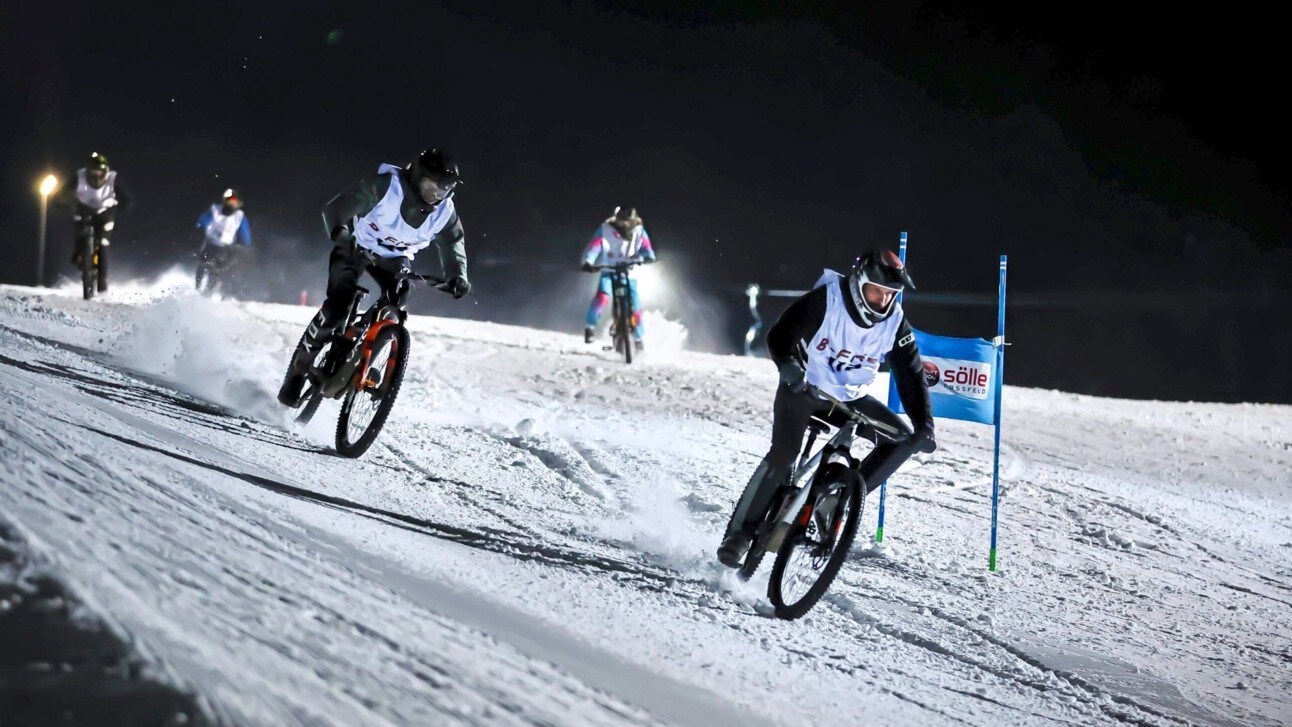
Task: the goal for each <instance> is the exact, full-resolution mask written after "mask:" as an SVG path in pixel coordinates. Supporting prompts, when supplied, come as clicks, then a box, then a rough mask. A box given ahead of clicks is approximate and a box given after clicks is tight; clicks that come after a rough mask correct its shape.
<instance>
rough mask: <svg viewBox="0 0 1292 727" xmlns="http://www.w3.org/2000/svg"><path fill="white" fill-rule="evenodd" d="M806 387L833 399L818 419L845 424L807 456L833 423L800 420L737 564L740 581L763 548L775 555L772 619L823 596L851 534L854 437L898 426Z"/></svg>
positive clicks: (855, 499)
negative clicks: (798, 435) (804, 426)
mask: <svg viewBox="0 0 1292 727" xmlns="http://www.w3.org/2000/svg"><path fill="white" fill-rule="evenodd" d="M808 390H809V391H811V392H812V393H814V394H816V395H817V396H819V397H821V398H822V399H825V400H826V401H829V402H831V403H833V404H834V408H833V409H832V410H831V412H829V413H827V414H826V415H824V416H826V417H829V416H831V415H833V414H834V412H836V411H837V412H839V413H840V414H841V415H842V416H843V417H844V419H846V420H847V421H848V422H849V424H848V425H845V426H841V427H837V428H836V430H835V432H834V435H833V436H831V437H830V439H829V440H827V441H826V443H825V444H824V445H823V446H822V447H821V449H820V450H819V451H817V452H816V453H815V454H813V453H812V447H813V445H814V444H815V443H816V440H817V439H818V438H819V437H820V436H821V435H823V434H825V433H827V432H828V431H830V429H831V428H834V425H832V424H831V423H830V422H829V421H827V420H826V419H825V418H822V417H819V416H815V415H814V416H813V417H812V418H811V419H810V420H809V423H808V438H807V443H806V444H805V445H804V447H803V452H802V454H801V455H800V456H799V459H798V462H797V463H796V465H795V467H794V469H793V471H792V472H791V473H790V476H789V479H788V483H787V484H786V485H784V486H782V487H781V488H780V489H779V490H778V491H777V492H776V494H775V495H773V497H772V501H771V503H770V504H769V505H768V507H767V515H766V516H765V519H764V520H763V522H762V523H761V524H760V525H759V526H758V528H757V529H756V531H755V535H754V541H753V543H752V544H751V545H750V546H749V552H748V553H746V554H745V560H744V562H743V563H742V565H741V567H740V569H739V570H738V575H739V577H740V578H741V579H742V580H748V579H749V578H750V577H751V576H753V574H754V572H755V571H757V570H758V566H759V565H760V564H761V563H762V561H763V556H764V555H766V554H767V553H775V554H776V560H775V562H774V563H773V565H772V572H771V577H770V578H769V579H768V583H767V598H768V600H770V601H771V603H772V606H773V607H774V608H775V613H776V617H777V618H783V619H796V618H798V617H800V616H802V615H803V614H805V613H807V612H808V611H809V610H811V608H812V607H813V606H814V605H816V602H817V601H818V600H820V599H821V596H823V595H825V592H826V590H828V589H829V588H830V584H831V583H833V582H834V578H835V576H836V575H837V574H838V573H839V568H840V567H842V566H843V561H844V560H845V559H847V557H848V550H849V549H850V548H851V547H852V542H853V540H854V538H855V537H856V535H857V523H858V522H859V521H860V519H861V513H862V510H863V508H864V506H865V495H866V483H865V482H863V481H862V477H861V474H860V471H859V470H860V462H858V461H857V459H856V458H855V457H853V456H852V452H851V447H852V443H853V441H855V440H856V439H857V438H863V439H868V440H870V441H872V442H876V443H878V442H880V441H890V442H896V441H898V440H900V439H902V438H903V437H905V436H906V434H905V432H902V431H899V430H898V429H896V428H894V427H892V426H890V425H888V424H886V423H884V422H879V421H876V420H874V419H871V418H870V417H867V416H865V415H864V414H862V413H860V412H858V411H857V410H855V409H853V408H852V407H850V406H848V405H847V404H845V403H843V402H841V401H839V400H838V399H835V398H834V397H832V396H830V395H829V394H826V393H824V392H822V391H821V390H820V389H817V388H815V387H812V386H809V387H808Z"/></svg>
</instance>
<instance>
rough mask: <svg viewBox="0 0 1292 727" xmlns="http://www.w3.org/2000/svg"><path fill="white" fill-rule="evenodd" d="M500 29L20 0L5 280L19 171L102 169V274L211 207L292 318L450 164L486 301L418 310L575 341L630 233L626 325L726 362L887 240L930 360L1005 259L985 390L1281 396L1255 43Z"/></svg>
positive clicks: (1150, 28) (32, 242) (479, 10)
mask: <svg viewBox="0 0 1292 727" xmlns="http://www.w3.org/2000/svg"><path fill="white" fill-rule="evenodd" d="M512 5H513V4H500V3H487V2H474V3H468V2H461V3H457V2H449V3H438V4H436V3H429V2H403V3H383V4H376V3H330V2H311V3H257V4H240V3H225V4H205V3H204V4H186V3H171V4H153V3H150V4H149V5H148V9H146V10H145V9H144V6H143V5H135V4H134V3H130V2H115V3H102V2H95V3H89V2H80V1H77V0H72V1H71V2H64V3H49V2H39V3H38V2H29V1H28V0H9V2H6V3H5V4H4V8H3V10H0V53H2V54H3V59H4V62H3V64H0V79H2V81H3V91H4V93H3V96H2V98H3V99H4V100H3V110H2V111H0V121H2V124H0V132H3V133H2V134H0V144H3V146H4V148H3V152H4V158H5V160H6V162H5V166H4V174H3V178H2V179H0V185H2V188H0V220H2V221H3V222H4V224H5V229H6V231H7V233H8V234H6V235H5V237H4V239H3V241H0V251H3V253H4V256H3V259H4V263H3V265H0V282H6V283H20V284H31V283H32V282H33V280H34V277H35V268H36V260H35V247H36V241H37V227H38V226H37V216H38V209H39V198H38V195H37V194H36V192H35V184H36V182H37V180H38V179H39V177H41V176H42V175H43V174H44V173H45V172H47V171H54V172H56V173H57V174H59V176H61V177H63V178H67V177H68V176H69V175H70V174H71V173H72V172H73V171H74V170H75V169H76V168H77V167H78V166H80V165H81V164H82V163H83V161H84V159H85V158H86V157H88V155H89V153H90V152H91V151H99V152H102V153H104V154H106V155H107V156H108V158H109V160H110V161H111V162H112V165H113V167H114V168H115V169H117V170H118V172H119V174H120V177H121V179H122V180H123V182H125V184H127V185H128V186H129V187H130V189H131V190H132V191H133V192H134V193H135V195H136V197H137V198H138V201H137V204H136V205H135V207H134V209H132V210H129V211H126V212H123V213H122V214H121V215H120V216H119V218H118V223H117V233H116V235H114V238H113V242H114V250H113V254H114V264H113V277H114V279H115V280H122V279H124V278H125V277H127V276H131V275H155V274H157V273H159V272H161V271H163V270H164V269H166V268H168V267H171V266H173V265H176V264H183V265H188V266H190V268H191V265H192V264H193V257H192V252H193V251H194V250H195V249H196V246H197V238H196V237H195V236H194V233H193V229H192V228H193V223H194V221H195V220H196V218H197V216H198V215H199V214H200V213H201V212H202V210H203V209H204V208H205V207H206V206H207V205H209V204H210V203H211V202H212V201H213V200H214V199H216V198H217V197H218V196H219V194H220V192H221V191H222V190H223V189H224V188H226V187H228V186H233V187H235V188H236V189H237V190H238V191H239V192H240V193H241V194H242V196H243V197H244V199H245V201H246V211H247V214H248V216H249V218H250V220H251V224H252V229H253V233H254V236H255V238H256V250H255V258H254V267H253V269H252V272H251V274H250V275H249V276H248V279H247V281H246V290H245V294H246V296H247V297H252V298H257V299H261V300H273V301H281V302H294V301H296V300H298V299H299V296H300V294H301V292H302V291H305V292H306V293H307V295H309V296H310V297H311V300H312V301H317V298H318V296H319V294H320V293H321V291H322V289H323V285H324V282H325V279H326V262H325V261H326V256H327V253H328V251H329V248H330V243H329V242H328V241H327V240H326V239H325V237H324V234H323V231H322V225H321V223H320V221H319V210H320V208H321V207H322V205H323V203H324V202H326V201H327V200H328V199H329V198H330V197H332V196H333V195H334V194H336V193H337V192H338V191H340V190H342V189H343V188H345V187H347V186H349V185H350V184H352V183H353V182H354V181H356V180H357V179H359V178H360V177H362V176H364V175H367V174H371V173H372V172H374V171H375V169H376V166H377V164H379V163H381V162H392V163H397V164H403V163H405V162H406V161H407V160H408V159H409V158H410V157H411V156H413V155H414V154H416V152H418V151H419V150H421V149H423V148H425V147H429V146H441V147H443V148H445V149H447V150H448V151H450V152H451V153H452V154H454V155H456V156H457V157H458V159H459V160H460V163H461V166H462V170H463V176H464V179H465V183H464V185H463V187H462V188H461V190H460V191H459V193H458V196H457V199H456V202H457V204H458V209H459V211H460V214H461V216H462V219H463V223H464V226H465V228H466V231H467V245H468V254H469V257H470V261H471V277H472V281H473V283H474V284H475V286H476V287H475V290H474V291H473V294H472V296H471V297H469V298H467V299H465V300H463V301H458V302H454V301H452V300H450V299H449V298H447V297H446V296H443V295H437V296H432V295H425V296H422V297H421V298H420V299H419V300H418V301H417V302H416V305H415V306H414V309H415V310H418V311H419V312H427V313H435V314H443V315H454V316H463V317H471V318H477V319H485V320H494V321H499V322H507V323H522V324H527V325H537V326H541V327H546V328H551V329H555V330H563V331H567V332H570V333H576V332H578V331H579V330H580V329H581V328H582V321H581V319H582V310H583V308H584V306H585V305H586V302H587V300H588V299H589V298H590V297H591V294H592V288H593V285H594V281H593V279H592V277H591V276H581V275H579V274H578V273H577V259H578V255H579V253H580V252H581V249H582V247H583V245H584V244H585V243H586V241H587V239H588V238H589V236H590V235H591V234H592V232H593V231H594V229H595V227H596V225H597V224H598V223H599V222H600V221H601V219H603V218H604V217H605V216H606V215H608V214H609V213H610V212H611V210H613V208H614V207H615V205H619V204H630V205H634V206H636V207H637V208H638V209H639V210H640V212H641V214H642V216H643V217H644V218H645V222H646V226H647V229H648V230H649V231H650V233H651V236H652V239H653V240H654V241H655V244H656V249H657V252H658V253H659V256H660V258H661V261H662V262H661V264H660V268H661V269H662V270H663V271H665V272H666V273H667V275H668V278H669V282H670V284H671V288H670V290H669V291H661V292H660V294H659V295H658V297H657V298H656V300H654V301H651V300H648V301H647V305H648V307H657V308H662V309H664V310H665V311H666V312H667V313H668V314H669V315H670V317H676V318H679V319H681V321H682V322H683V323H684V324H685V325H687V327H688V328H689V329H690V335H691V338H692V341H693V344H694V346H695V347H697V348H700V349H703V350H712V351H720V352H736V351H738V350H739V349H740V342H741V336H742V334H743V332H744V329H745V327H746V326H748V324H749V322H750V319H749V316H748V311H747V308H746V306H745V299H744V296H743V291H744V288H745V285H746V284H747V283H750V282H758V283H760V284H762V285H763V286H765V287H771V288H792V289H793V288H806V287H807V286H809V285H810V284H811V282H812V281H813V280H815V279H816V277H817V276H818V275H819V273H820V270H821V269H822V268H823V267H835V268H845V267H846V266H847V265H848V263H849V262H850V261H851V260H852V258H853V257H854V256H855V255H856V254H858V252H860V251H862V250H864V249H866V248H868V247H871V246H874V245H890V246H895V245H896V241H897V238H898V233H899V232H900V231H902V230H907V231H909V233H910V240H911V243H910V244H911V249H910V257H909V264H910V269H911V272H912V273H913V275H914V277H915V280H916V282H917V284H918V285H919V288H920V293H925V294H927V295H934V294H937V295H946V294H960V295H962V296H963V300H964V303H963V304H961V305H955V306H953V305H948V304H946V303H944V302H942V301H941V299H936V300H935V299H932V298H930V299H927V300H924V301H921V299H920V295H919V293H917V294H915V295H912V296H909V297H908V300H907V309H908V312H909V314H910V316H911V319H912V321H913V323H914V324H915V325H916V326H917V327H919V328H922V329H925V330H929V331H932V332H936V333H945V334H950V335H963V336H984V337H990V336H992V335H994V333H995V310H994V307H992V305H983V304H981V303H980V301H981V300H982V299H984V298H986V299H994V295H995V287H996V267H997V256H998V255H999V254H1001V253H1005V254H1008V255H1009V256H1010V274H1011V278H1010V295H1011V298H1012V303H1011V306H1010V308H1009V328H1010V335H1009V337H1010V339H1011V340H1012V341H1013V344H1014V345H1013V346H1012V347H1011V349H1010V352H1009V360H1008V377H1007V382H1009V383H1013V384H1019V385H1026V386H1040V387H1046V388H1058V389H1063V390H1068V391H1075V392H1079V393H1091V394H1099V395H1108V396H1123V397H1134V398H1171V399H1186V400H1188V399H1198V400H1202V399H1207V400H1226V401H1271V402H1292V304H1289V302H1288V301H1289V299H1292V295H1289V293H1290V292H1292V291H1290V290H1289V289H1290V288H1292V283H1289V280H1292V202H1290V199H1292V193H1290V192H1289V190H1290V188H1292V172H1290V171H1289V169H1288V164H1287V160H1286V156H1287V155H1286V153H1285V152H1283V150H1286V148H1287V143H1286V142H1285V141H1284V140H1283V138H1282V136H1283V134H1284V131H1283V127H1284V126H1285V125H1286V122H1285V117H1284V116H1283V115H1282V114H1281V113H1279V112H1276V110H1275V107H1276V106H1277V105H1278V104H1279V101H1280V98H1281V97H1282V96H1283V95H1284V94H1283V92H1282V88H1283V86H1284V85H1286V82H1285V81H1284V79H1283V78H1282V75H1283V74H1282V70H1281V69H1282V68H1283V67H1285V66H1286V63H1285V60H1284V59H1283V58H1281V57H1279V56H1277V55H1276V53H1277V52H1278V51H1279V50H1280V48H1281V47H1282V41H1281V39H1277V38H1276V37H1275V36H1274V33H1275V30H1276V28H1275V24H1274V23H1272V22H1270V20H1269V19H1268V18H1261V17H1259V16H1252V15H1244V14H1241V13H1231V14H1230V15H1217V14H1216V13H1215V12H1214V11H1213V12H1208V13H1207V14H1205V16H1199V17H1190V16H1188V15H1187V14H1176V15H1170V16H1167V15H1158V16H1154V17H1147V18H1142V19H1141V18H1129V17H1122V16H1121V15H1119V14H1118V12H1117V11H1116V10H1115V9H1116V8H1120V7H1124V6H1104V7H1102V8H1101V7H1097V6H1090V5H1079V6H1078V5H1074V6H1072V9H1071V10H1070V11H1065V10H1062V9H1059V8H1056V7H1054V6H1046V7H1045V8H1044V12H1042V10H1039V9H1038V10H1035V11H1024V13H1023V14H1019V13H1018V12H1017V11H1014V10H1011V12H1010V13H1005V12H1004V11H1003V10H991V9H986V10H984V9H982V8H967V7H960V8H955V7H950V8H949V9H948V8H947V7H940V6H937V5H933V4H910V5H907V6H904V7H903V8H901V9H892V8H883V9H874V8H865V7H857V6H858V5H861V4H860V3H843V2H840V3H795V4H792V5H793V7H792V8H787V7H784V6H785V5H787V4H785V3H773V2H719V3H712V4H707V5H705V6H704V7H703V8H695V7H692V4H691V3H672V2H669V3H618V4H610V3H598V2H588V1H579V2H568V3H523V4H522V3H517V4H514V6H512ZM293 6H294V7H293ZM288 8H290V9H288ZM1028 12H1034V13H1035V14H1034V15H1028V14H1026V13H1028ZM1065 13H1066V14H1065ZM1278 152H1283V153H1278ZM70 238H71V225H70V222H69V221H68V220H67V219H64V216H59V217H55V218H52V219H51V223H50V230H49V252H48V258H47V262H46V269H47V272H48V278H49V281H47V282H52V281H53V279H54V277H55V275H56V274H58V273H63V274H70V273H71V270H70V266H69V265H67V264H66V263H65V260H66V258H67V255H68V251H69V249H70V248H69V246H70ZM418 267H419V268H424V269H426V270H427V271H434V270H436V268H437V265H436V264H435V261H434V256H433V255H432V254H423V255H421V256H420V257H419V258H418ZM785 303H786V301H784V300H777V299H771V300H766V301H764V305H763V306H762V313H763V316H764V318H765V319H766V320H768V321H769V322H770V321H771V320H773V319H774V318H775V315H776V314H777V313H778V312H779V310H780V309H781V308H783V306H784V305H785ZM648 338H649V332H648ZM648 344H649V340H648Z"/></svg>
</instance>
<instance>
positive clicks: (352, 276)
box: [278, 149, 471, 406]
mask: <svg viewBox="0 0 1292 727" xmlns="http://www.w3.org/2000/svg"><path fill="white" fill-rule="evenodd" d="M460 182H461V178H460V175H459V172H458V165H457V163H456V162H454V161H453V160H451V159H450V158H449V156H448V155H447V154H445V153H444V152H443V151H441V150H439V149H427V150H426V151H424V152H422V153H421V154H419V155H418V156H417V158H416V159H414V160H413V161H412V162H410V163H409V164H408V165H407V166H404V167H402V168H401V167H397V166H394V165H391V164H382V165H381V166H380V167H378V169H377V174H376V175H375V176H372V177H368V178H366V179H363V180H360V181H359V183H358V184H356V185H355V186H354V187H352V188H350V189H349V190H346V191H345V192H342V193H341V194H339V195H337V196H336V197H334V198H332V200H331V201H329V202H328V203H327V205H325V206H324V207H323V226H324V229H325V230H327V234H328V237H329V238H330V239H331V240H332V244H333V247H332V254H331V255H330V256H329V258H328V280H327V299H326V300H324V301H323V306H322V308H320V309H319V312H318V314H317V315H315V316H314V319H313V320H312V321H310V324H309V327H308V328H307V329H306V330H305V335H304V336H303V337H302V339H301V342H300V344H299V345H298V346H297V347H296V350H295V352H294V353H293V354H292V363H291V366H290V369H289V371H288V373H287V376H286V377H285V378H284V380H283V386H282V388H281V389H280V390H279V392H278V400H279V401H280V402H281V403H283V404H285V405H287V406H297V405H298V404H299V403H300V396H301V390H302V389H303V388H304V385H305V374H306V372H307V371H309V367H310V364H311V363H312V362H313V360H314V357H315V356H316V355H317V354H318V352H319V351H320V350H321V349H322V348H323V345H324V344H325V343H327V341H328V339H329V338H330V337H331V336H332V335H333V334H334V333H336V332H337V329H338V328H339V327H340V326H341V325H342V324H343V323H344V322H345V317H346V314H347V313H349V309H350V303H351V301H353V300H354V295H355V291H356V289H357V288H358V284H359V277H360V276H361V275H363V273H364V272H368V273H369V274H370V275H373V276H374V277H376V278H378V279H379V280H380V279H385V280H389V279H390V278H391V277H393V275H395V274H396V273H398V272H399V271H400V270H407V269H408V268H409V267H411V264H412V261H413V257H414V256H415V255H416V254H417V252H418V251H419V250H422V249H424V248H426V247H429V246H431V245H434V246H435V248H436V249H437V250H438V251H439V255H440V265H441V266H442V267H443V269H444V275H445V278H446V279H447V281H446V282H445V283H443V284H442V285H441V286H440V289H441V290H445V291H447V292H449V293H452V294H453V297H454V298H461V297H462V296H464V295H466V294H467V293H468V292H470V290H471V283H470V282H468V280H467V253H466V243H465V241H464V239H463V231H462V222H461V220H459V219H458V213H457V210H456V209H455V208H454V206H453V199H452V197H453V193H454V191H456V189H457V186H458V184H459V183H460Z"/></svg>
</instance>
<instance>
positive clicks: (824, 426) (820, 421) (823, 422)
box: [808, 414, 835, 434]
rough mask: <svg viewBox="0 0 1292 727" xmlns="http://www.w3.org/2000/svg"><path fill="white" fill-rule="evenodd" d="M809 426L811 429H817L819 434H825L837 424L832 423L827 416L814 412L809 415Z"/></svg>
mask: <svg viewBox="0 0 1292 727" xmlns="http://www.w3.org/2000/svg"><path fill="white" fill-rule="evenodd" d="M808 427H809V428H811V429H815V430H816V433H817V434H825V433H826V432H828V431H830V430H831V429H833V428H834V427H835V425H834V424H831V423H830V421H829V420H828V419H826V418H825V417H823V416H821V415H819V414H813V415H812V416H810V417H808Z"/></svg>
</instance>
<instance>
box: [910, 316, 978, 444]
mask: <svg viewBox="0 0 1292 727" xmlns="http://www.w3.org/2000/svg"><path fill="white" fill-rule="evenodd" d="M915 342H916V344H917V345H918V346H919V347H920V358H922V359H923V360H924V383H925V384H926V385H928V387H929V400H930V401H931V402H932V404H933V416H935V417H942V418H946V419H963V420H965V421H969V422H979V423H981V424H995V423H996V391H997V386H996V379H995V376H996V373H997V372H996V347H995V346H993V345H992V342H991V341H987V340H984V339H981V338H952V337H950V336H935V335H933V334H931V333H925V332H923V331H916V332H915ZM889 406H890V407H892V408H893V410H894V411H896V412H898V413H899V414H900V413H902V402H901V400H900V399H898V397H897V392H896V387H895V385H894V387H893V389H892V390H891V391H890V393H889Z"/></svg>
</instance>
